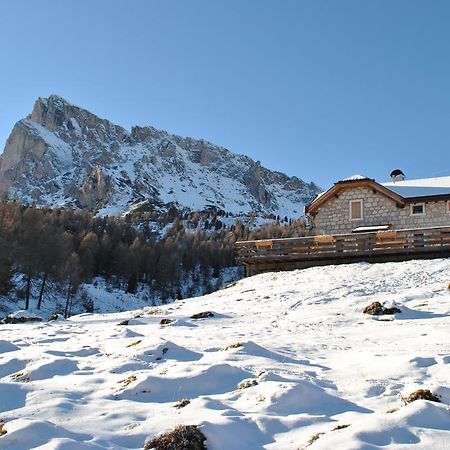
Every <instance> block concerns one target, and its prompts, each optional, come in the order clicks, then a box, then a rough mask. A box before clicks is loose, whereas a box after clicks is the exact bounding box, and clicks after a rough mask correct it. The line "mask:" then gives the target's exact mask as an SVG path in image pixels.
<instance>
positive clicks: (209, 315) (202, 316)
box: [191, 311, 214, 319]
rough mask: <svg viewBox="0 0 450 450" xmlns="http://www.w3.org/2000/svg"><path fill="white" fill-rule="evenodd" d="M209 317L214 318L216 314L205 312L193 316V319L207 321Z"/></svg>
mask: <svg viewBox="0 0 450 450" xmlns="http://www.w3.org/2000/svg"><path fill="white" fill-rule="evenodd" d="M208 317H214V314H213V313H212V312H211V311H203V312H199V313H197V314H193V315H192V316H191V319H206V318H208Z"/></svg>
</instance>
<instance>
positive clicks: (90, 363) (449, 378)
mask: <svg viewBox="0 0 450 450" xmlns="http://www.w3.org/2000/svg"><path fill="white" fill-rule="evenodd" d="M449 282H450V259H447V260H434V261H412V262H405V263H388V264H376V265H369V264H365V263H361V264H355V265H347V266H330V267H322V268H313V269H308V270H303V271H294V272H288V273H271V274H265V275H258V276H255V277H252V278H248V279H245V280H242V281H240V282H238V283H237V284H236V285H234V286H232V287H229V288H227V289H223V290H221V291H218V292H216V293H214V294H211V295H208V296H205V297H199V298H196V299H192V300H187V301H179V302H176V303H174V304H172V305H167V306H164V307H161V308H158V309H156V308H153V309H151V308H148V309H142V310H137V311H133V312H128V313H116V314H105V315H88V314H84V315H80V316H75V317H73V318H71V319H70V320H67V321H56V322H48V323H38V324H23V325H0V419H2V420H3V421H4V422H5V426H4V428H5V429H6V431H7V433H6V434H5V435H4V436H3V437H0V448H1V449H2V450H11V449H14V450H29V449H37V448H39V449H65V450H78V449H142V448H143V445H144V442H145V441H146V439H147V438H149V437H154V436H155V435H159V434H160V433H162V432H164V431H167V430H169V429H171V428H173V427H174V426H176V425H178V424H192V425H199V426H200V429H201V430H202V432H203V433H204V434H205V435H206V437H207V441H206V445H207V448H208V449H217V450H218V449H224V450H233V449H242V450H245V449H262V448H265V449H283V450H289V449H302V448H306V447H307V446H308V445H309V444H308V443H309V441H310V440H311V437H312V436H314V435H316V434H318V433H323V434H320V435H318V439H316V440H315V441H314V442H313V443H312V444H311V445H310V446H309V447H308V448H311V449H331V448H332V449H334V450H335V449H346V450H347V449H375V448H386V447H388V448H392V449H410V448H418V449H419V448H420V449H425V448H427V449H433V450H435V449H448V448H450V412H449V408H448V405H449V403H450V291H449V290H448V285H449ZM373 301H380V302H381V303H383V302H386V304H389V305H390V304H392V303H394V302H395V304H396V305H397V306H398V307H399V308H400V309H401V310H402V311H403V312H402V313H401V314H396V315H395V316H380V317H372V316H368V315H365V314H363V313H362V312H361V311H362V309H363V308H364V307H365V306H366V305H368V304H369V303H371V302H373ZM204 311H211V312H213V314H214V317H209V318H203V319H192V318H191V317H190V316H191V315H193V314H195V313H199V312H204ZM125 319H130V321H129V324H128V325H119V322H121V321H123V320H125ZM161 319H172V320H173V321H172V322H171V323H170V324H167V325H160V321H161ZM238 344H241V345H238ZM230 346H231V347H230ZM246 381H247V382H246ZM248 381H249V382H248ZM419 388H423V389H430V390H431V391H432V392H434V393H435V394H437V395H439V396H440V397H441V399H442V403H434V402H429V401H425V400H418V401H415V402H413V403H410V404H409V405H406V406H404V405H403V402H402V397H405V396H407V395H408V394H410V393H411V392H412V391H415V390H416V389H419ZM183 399H189V400H190V403H189V404H187V405H186V406H184V407H182V408H176V407H174V405H176V404H177V403H178V402H179V401H180V400H183ZM395 408H398V410H396V411H394V412H389V413H387V412H386V411H388V410H392V409H395ZM343 425H349V426H347V427H345V428H339V429H336V427H340V426H343Z"/></svg>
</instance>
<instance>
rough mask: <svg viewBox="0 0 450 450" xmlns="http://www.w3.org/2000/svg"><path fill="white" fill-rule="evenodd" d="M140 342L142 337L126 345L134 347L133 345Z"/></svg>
mask: <svg viewBox="0 0 450 450" xmlns="http://www.w3.org/2000/svg"><path fill="white" fill-rule="evenodd" d="M141 342H142V339H138V340H137V341H134V342H132V343H131V344H128V345H127V348H128V347H134V346H135V345H139V344H140V343H141Z"/></svg>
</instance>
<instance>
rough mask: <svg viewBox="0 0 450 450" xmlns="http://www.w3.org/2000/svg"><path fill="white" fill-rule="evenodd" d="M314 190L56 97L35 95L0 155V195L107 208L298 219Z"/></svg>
mask: <svg viewBox="0 0 450 450" xmlns="http://www.w3.org/2000/svg"><path fill="white" fill-rule="evenodd" d="M319 191H320V189H319V188H318V187H317V186H316V185H315V184H314V183H305V182H304V181H302V180H300V179H299V178H297V177H288V176H287V175H284V174H282V173H280V172H273V171H270V170H268V169H266V168H264V167H262V166H261V165H260V164H259V162H255V161H253V160H252V159H250V158H248V157H247V156H242V155H236V154H234V153H231V152H230V151H228V150H226V149H225V148H223V147H219V146H217V145H214V144H211V143H209V142H206V141H204V140H196V139H191V138H183V137H180V136H175V135H171V134H169V133H167V132H165V131H160V130H157V129H155V128H153V127H133V128H132V130H131V132H128V131H127V130H125V129H124V128H122V127H120V126H118V125H114V124H113V123H111V122H109V121H108V120H104V119H100V118H99V117H97V116H95V115H94V114H92V113H90V112H89V111H86V110H84V109H81V108H79V107H77V106H74V105H72V104H70V103H68V102H67V101H66V100H64V99H62V98H61V97H58V96H55V95H52V96H50V97H48V98H39V99H38V100H37V101H36V103H35V105H34V108H33V111H32V113H31V114H30V115H29V116H28V117H27V118H26V119H23V120H21V121H19V122H18V123H17V124H16V125H15V126H14V129H13V130H12V133H11V135H10V136H9V139H8V140H7V142H6V146H5V149H4V152H3V155H1V156H0V193H4V192H9V195H10V196H11V197H12V198H16V199H19V200H20V201H22V202H29V203H31V202H34V203H36V204H37V205H42V206H52V207H56V206H64V205H68V206H73V207H76V208H81V209H83V210H87V211H93V212H99V213H100V214H103V215H106V214H109V215H114V214H121V213H124V212H126V211H128V210H129V209H133V208H136V207H139V208H141V209H142V208H158V207H161V208H163V207H164V208H167V207H168V206H170V205H176V206H178V207H180V208H188V209H190V210H204V209H206V208H217V209H221V210H224V211H227V212H230V213H249V212H252V211H255V212H259V213H273V214H276V215H281V216H288V217H298V216H301V215H302V214H303V206H304V204H305V203H307V202H309V201H310V200H312V199H313V198H314V197H315V196H316V195H317V194H318V192H319Z"/></svg>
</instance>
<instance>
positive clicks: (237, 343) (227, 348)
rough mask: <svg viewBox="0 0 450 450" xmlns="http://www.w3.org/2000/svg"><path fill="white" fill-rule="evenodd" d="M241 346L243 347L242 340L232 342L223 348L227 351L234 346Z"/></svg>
mask: <svg viewBox="0 0 450 450" xmlns="http://www.w3.org/2000/svg"><path fill="white" fill-rule="evenodd" d="M239 347H242V344H241V343H240V342H236V343H235V344H230V345H227V346H226V347H223V348H222V349H221V350H222V351H224V352H225V351H227V350H230V349H232V348H239Z"/></svg>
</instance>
